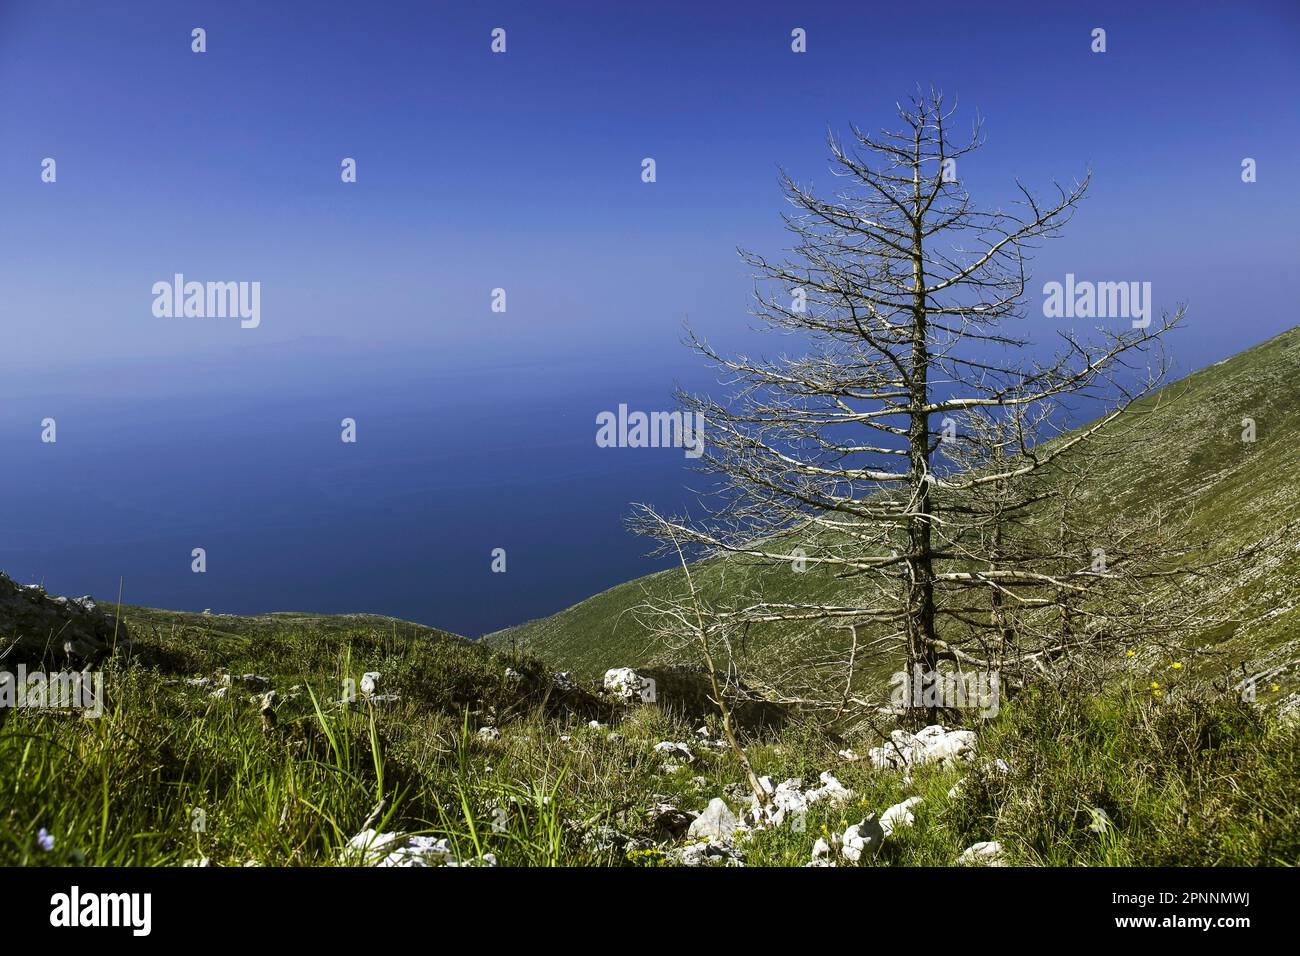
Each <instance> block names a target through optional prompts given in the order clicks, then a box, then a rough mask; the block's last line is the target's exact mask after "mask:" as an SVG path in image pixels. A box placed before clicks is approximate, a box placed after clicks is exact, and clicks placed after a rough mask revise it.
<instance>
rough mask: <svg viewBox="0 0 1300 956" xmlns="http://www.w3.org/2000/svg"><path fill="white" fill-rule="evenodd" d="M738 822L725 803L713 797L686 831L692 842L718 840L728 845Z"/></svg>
mask: <svg viewBox="0 0 1300 956" xmlns="http://www.w3.org/2000/svg"><path fill="white" fill-rule="evenodd" d="M739 826H740V822H739V821H738V820H737V819H736V815H735V814H734V813H732V812H731V808H730V807H728V806H727V801H725V800H723V799H722V798H721V797H714V798H713V799H712V800H710V801H709V805H708V806H707V807H705V809H704V812H703V813H701V814H700V815H699V816H698V817H696V818H695V819H694V820H692V821H691V825H690V828H689V829H688V830H687V831H686V835H687V837H689V838H690V839H692V840H718V841H722V842H725V843H730V842H731V841H732V840H733V839H735V835H736V830H737V829H738V828H739Z"/></svg>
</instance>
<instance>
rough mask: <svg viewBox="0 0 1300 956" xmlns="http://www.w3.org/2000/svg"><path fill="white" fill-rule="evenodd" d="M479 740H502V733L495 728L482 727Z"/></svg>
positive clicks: (479, 731) (479, 730)
mask: <svg viewBox="0 0 1300 956" xmlns="http://www.w3.org/2000/svg"><path fill="white" fill-rule="evenodd" d="M478 739H479V740H484V741H493V740H500V739H501V731H499V730H497V729H496V728H495V727H480V728H479V729H478Z"/></svg>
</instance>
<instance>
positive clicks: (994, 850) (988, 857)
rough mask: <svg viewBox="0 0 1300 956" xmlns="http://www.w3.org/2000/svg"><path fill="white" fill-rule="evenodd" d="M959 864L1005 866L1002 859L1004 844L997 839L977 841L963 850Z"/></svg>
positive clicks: (958, 858) (958, 860) (958, 859)
mask: <svg viewBox="0 0 1300 956" xmlns="http://www.w3.org/2000/svg"><path fill="white" fill-rule="evenodd" d="M957 865H958V866H1005V865H1006V864H1005V863H1004V862H1003V860H1002V844H1001V843H998V842H997V841H996V840H987V841H985V842H983V843H976V844H974V845H972V846H969V847H967V848H966V849H965V850H963V851H962V854H961V856H959V857H957Z"/></svg>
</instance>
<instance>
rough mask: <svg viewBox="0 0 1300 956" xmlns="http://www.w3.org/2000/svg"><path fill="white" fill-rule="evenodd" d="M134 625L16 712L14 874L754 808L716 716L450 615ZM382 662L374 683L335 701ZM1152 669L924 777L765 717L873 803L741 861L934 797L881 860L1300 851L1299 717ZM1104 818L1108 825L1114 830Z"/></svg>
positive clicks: (1203, 859)
mask: <svg viewBox="0 0 1300 956" xmlns="http://www.w3.org/2000/svg"><path fill="white" fill-rule="evenodd" d="M125 617H126V621H127V624H128V626H129V627H130V628H131V630H132V632H133V635H134V647H133V649H132V652H131V654H130V655H124V654H118V655H116V656H114V657H113V658H112V659H110V660H109V662H108V663H107V665H106V666H105V669H104V678H105V686H106V688H107V691H108V693H107V698H108V699H107V705H106V707H105V710H104V713H103V715H102V716H100V717H98V718H94V719H87V718H85V717H82V716H79V715H75V714H58V713H48V712H36V711H30V710H24V709H22V708H19V709H17V710H15V711H13V712H12V713H8V714H4V715H2V716H4V717H5V718H6V719H5V721H4V724H3V726H0V766H4V767H6V768H10V769H11V772H10V773H7V774H5V775H4V778H3V780H2V781H0V865H46V866H48V865H55V866H103V865H109V866H111V865H146V866H159V865H162V866H178V865H212V866H237V867H238V866H254V865H260V866H322V865H323V866H330V865H356V864H357V863H359V862H361V858H359V857H358V854H357V853H356V852H355V851H352V850H350V849H349V842H350V841H351V840H352V839H353V838H354V837H355V836H356V835H357V834H359V833H361V831H363V830H364V829H366V828H367V827H371V828H375V829H378V830H381V831H383V832H385V833H400V834H405V835H408V836H417V835H418V836H419V837H420V838H421V839H426V840H430V841H432V840H438V841H445V844H443V845H444V846H446V847H447V848H448V849H447V850H446V852H447V854H448V855H449V856H450V857H451V858H454V859H456V860H459V861H462V862H471V861H481V860H485V859H488V856H487V855H488V854H490V855H491V857H490V859H492V860H494V861H495V862H497V863H499V864H500V865H622V866H629V865H636V866H660V865H665V864H673V863H676V862H681V861H682V854H685V853H689V852H690V851H691V850H693V849H699V848H700V847H701V846H702V845H703V844H701V841H700V840H699V839H698V838H693V837H691V836H690V835H688V834H687V833H686V832H685V828H686V826H687V825H688V824H689V822H690V819H691V818H692V817H693V816H694V815H695V814H696V813H697V812H699V811H702V810H704V809H705V807H706V805H707V804H709V802H710V801H711V800H714V799H715V798H717V797H718V796H719V795H720V794H721V795H725V797H726V800H727V802H728V803H730V805H731V807H732V809H733V810H735V811H737V812H739V811H740V810H742V809H743V808H744V807H745V806H746V804H747V803H748V802H749V801H748V797H747V796H745V795H744V789H745V787H744V784H743V779H744V776H743V773H742V770H741V767H740V765H739V762H738V760H737V758H736V756H735V755H734V754H733V753H732V752H731V751H729V750H727V749H725V747H719V746H717V740H716V736H717V725H716V722H713V726H712V727H711V728H710V733H709V736H710V737H711V738H713V739H704V738H703V737H702V736H701V735H700V734H698V733H697V732H696V726H697V725H698V723H699V720H698V718H697V719H695V720H693V721H691V722H687V721H685V720H684V719H682V718H680V717H678V716H675V715H674V714H673V713H671V712H669V711H666V710H664V709H662V708H660V707H659V706H656V705H650V704H643V705H636V706H633V707H630V708H626V709H618V708H614V707H612V706H610V705H609V704H608V703H607V702H602V701H599V700H597V699H596V698H594V697H593V696H591V695H590V694H589V693H586V692H584V691H583V690H582V689H581V687H577V688H572V687H569V686H568V685H567V683H565V682H558V683H557V682H556V681H554V680H553V679H551V677H550V676H549V675H548V673H547V672H546V670H545V669H543V668H542V666H541V665H540V663H539V662H537V661H535V660H531V659H529V658H525V657H510V656H498V655H495V654H494V653H492V652H491V651H490V650H489V649H488V648H486V647H484V646H481V645H474V644H471V643H469V642H466V641H463V640H461V639H459V638H456V637H454V636H451V635H447V634H444V633H442V632H437V631H434V630H432V629H429V628H423V627H419V626H417V625H410V624H405V623H402V622H398V621H392V620H389V619H384V618H375V617H352V616H344V617H337V618H332V617H320V616H314V615H303V614H283V615H264V616H258V617H224V616H221V617H208V616H204V615H195V614H183V613H175V612H165V611H150V610H148V609H143V608H128V609H125ZM367 671H373V672H378V673H379V675H380V677H379V679H378V687H377V688H376V696H372V697H367V696H365V695H364V693H362V694H360V695H358V697H357V699H356V700H355V701H352V702H350V703H344V702H343V701H341V700H340V689H341V687H342V686H343V685H344V682H345V680H347V679H351V680H353V681H355V682H357V684H358V685H359V684H360V683H361V679H362V676H363V675H364V674H365V673H366V672H367ZM226 675H229V679H227V678H226ZM1145 681H1146V676H1145V674H1144V673H1143V672H1142V669H1141V668H1138V667H1134V668H1133V669H1132V670H1131V672H1129V673H1128V674H1126V675H1125V676H1123V677H1122V678H1121V679H1119V680H1117V681H1115V682H1114V683H1113V684H1112V686H1111V688H1110V690H1109V692H1108V693H1107V694H1106V695H1104V696H1099V695H1096V694H1094V693H1091V692H1088V691H1087V690H1086V689H1085V690H1083V691H1081V692H1074V691H1071V690H1070V689H1068V688H1054V689H1053V692H1052V693H1038V694H1026V695H1024V696H1022V697H1020V698H1018V699H1017V700H1015V701H1013V702H1012V703H1010V704H1009V705H1008V706H1007V707H1005V708H1004V709H1003V711H1002V713H1001V714H999V716H998V717H997V719H996V720H994V721H990V722H988V723H985V724H983V725H982V726H981V728H980V742H979V756H978V758H977V759H976V760H975V761H974V762H973V763H972V764H970V765H966V764H958V765H953V766H948V765H940V764H929V765H926V766H923V767H919V768H916V769H914V771H913V773H912V774H910V775H906V776H905V775H902V774H899V773H896V772H892V771H881V770H874V769H873V768H872V767H871V765H870V763H868V762H867V761H864V760H858V759H855V758H854V757H853V755H852V754H850V753H848V752H847V751H844V750H843V748H844V747H845V745H846V744H849V745H851V746H853V747H854V748H857V749H858V751H859V752H865V747H867V746H871V745H872V744H874V743H876V742H877V741H876V740H874V739H866V738H863V739H861V740H858V739H853V740H843V739H840V738H837V737H835V736H834V735H832V734H828V733H827V732H826V731H825V730H824V728H822V727H821V726H820V725H819V724H816V723H812V722H798V721H796V722H794V723H791V724H788V725H786V726H784V727H782V728H780V729H768V730H765V731H762V732H758V733H750V732H744V733H743V734H742V739H743V740H744V741H745V744H746V746H747V748H748V751H749V758H750V759H751V761H752V762H753V766H754V767H755V769H756V771H757V772H758V773H759V774H763V775H770V776H771V777H772V778H773V779H774V780H777V781H780V780H786V779H787V778H800V779H802V780H803V781H805V782H812V783H815V782H816V781H817V779H818V777H819V775H820V774H822V773H823V772H827V771H829V772H833V773H834V775H835V776H836V777H837V778H838V780H839V781H840V782H841V783H842V784H843V785H844V786H846V787H849V788H851V789H852V791H853V795H852V796H851V798H848V799H846V800H845V801H843V802H836V803H831V802H824V803H819V804H817V805H815V806H812V807H810V808H809V811H808V812H807V814H806V817H797V818H793V819H792V821H791V822H789V823H788V824H787V825H784V826H774V827H769V828H766V829H762V830H757V831H755V832H753V833H752V834H750V835H749V836H748V837H745V838H743V839H742V838H740V837H737V839H736V841H735V845H734V846H732V847H730V848H729V849H728V851H727V852H728V853H730V854H732V858H733V859H743V860H744V861H745V863H746V865H749V866H774V865H775V866H802V865H804V864H806V863H807V862H808V861H809V859H810V856H811V854H812V853H813V852H814V849H813V847H814V844H815V843H816V841H817V840H818V838H819V837H822V838H834V836H835V835H838V834H839V833H840V832H842V831H847V828H849V827H850V826H853V825H856V824H858V823H859V822H860V821H862V820H863V818H864V817H865V816H866V815H868V814H880V813H881V812H883V811H884V810H885V808H887V807H890V806H891V805H896V804H898V803H899V802H900V801H903V800H904V799H910V798H916V797H920V798H921V799H922V801H923V802H921V803H920V804H917V805H916V806H915V807H914V808H913V809H914V810H915V824H914V825H913V826H906V827H902V828H900V830H899V831H898V832H896V833H895V834H894V835H893V836H891V837H890V839H888V840H887V841H886V842H885V844H884V846H883V847H882V848H881V849H880V851H879V853H878V854H876V855H869V856H867V857H866V858H865V859H863V860H862V862H861V865H874V866H903V865H924V866H947V865H952V864H953V863H954V862H955V861H956V860H957V859H958V858H959V856H960V855H961V854H962V853H963V851H964V850H965V849H966V848H967V847H970V846H972V845H973V844H975V843H978V842H982V841H997V842H998V843H999V844H1000V846H1001V847H1002V859H1003V861H1004V862H1005V863H1008V864H1013V865H1014V864H1028V865H1039V864H1049V865H1094V866H1095V865H1160V864H1189V863H1204V864H1237V865H1267V864H1287V863H1293V862H1294V861H1295V860H1296V859H1297V858H1298V857H1300V789H1298V788H1300V765H1298V764H1297V761H1298V760H1300V746H1297V741H1300V736H1297V733H1298V732H1297V730H1296V729H1295V728H1294V727H1291V728H1289V729H1288V728H1287V727H1286V726H1285V725H1284V724H1283V723H1282V722H1280V721H1278V720H1277V719H1276V718H1274V717H1271V716H1269V715H1268V714H1267V713H1265V712H1264V711H1263V710H1262V709H1260V708H1257V707H1253V706H1250V705H1247V704H1245V703H1243V702H1242V701H1241V700H1240V699H1239V698H1238V697H1235V696H1231V695H1222V694H1221V695H1217V696H1214V695H1211V696H1206V695H1204V694H1203V693H1201V692H1199V691H1196V690H1195V689H1194V688H1192V687H1191V686H1190V684H1189V685H1188V686H1187V688H1186V692H1185V693H1181V692H1180V693H1177V694H1170V695H1168V696H1164V697H1161V698H1154V697H1153V696H1152V695H1151V694H1150V693H1149V692H1148V691H1146V689H1145V687H1146V684H1145ZM270 689H274V690H275V691H276V699H275V701H274V703H273V705H272V706H269V707H268V706H267V705H266V702H265V695H266V694H267V693H268V691H269V690H270ZM387 695H395V696H387ZM593 718H596V719H598V720H599V721H600V723H597V724H595V725H593V723H592V721H593ZM661 741H685V742H687V743H686V746H687V747H688V748H689V750H690V751H691V755H690V759H689V761H686V762H683V761H681V760H679V759H676V758H677V754H676V753H673V754H669V755H665V754H662V753H660V752H657V750H656V744H658V743H659V742H661ZM671 746H673V747H674V748H675V747H676V746H677V745H675V744H674V745H671ZM1091 808H1095V809H1097V810H1099V811H1103V812H1104V813H1105V814H1106V819H1107V821H1108V822H1107V825H1106V828H1105V829H1104V830H1102V831H1100V832H1099V831H1097V830H1096V829H1090V820H1091V816H1090V812H1091ZM710 845H711V846H712V844H710ZM381 856H382V854H381ZM836 860H837V862H838V864H839V865H849V864H848V862H847V861H846V860H844V859H841V858H839V857H836ZM372 862H373V861H372ZM439 862H440V858H435V860H434V861H433V862H431V863H430V864H429V865H438V863H439Z"/></svg>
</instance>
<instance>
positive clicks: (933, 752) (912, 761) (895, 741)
mask: <svg viewBox="0 0 1300 956" xmlns="http://www.w3.org/2000/svg"><path fill="white" fill-rule="evenodd" d="M975 745H976V737H975V732H974V731H972V730H947V729H945V728H944V727H942V726H940V725H939V724H934V725H932V726H929V727H926V728H925V729H924V730H921V731H919V732H918V733H916V734H910V733H908V732H907V731H905V730H895V731H893V732H892V733H890V735H889V741H888V742H886V743H885V744H884V745H882V746H880V747H872V748H871V749H870V750H869V751H867V758H868V759H869V760H870V761H871V764H872V766H874V767H876V768H877V769H881V770H907V769H909V768H911V767H914V766H922V765H924V764H928V763H938V764H940V765H942V766H945V767H953V766H956V765H957V763H958V762H959V761H963V762H967V763H969V762H970V761H971V760H972V759H973V758H974V755H975Z"/></svg>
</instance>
